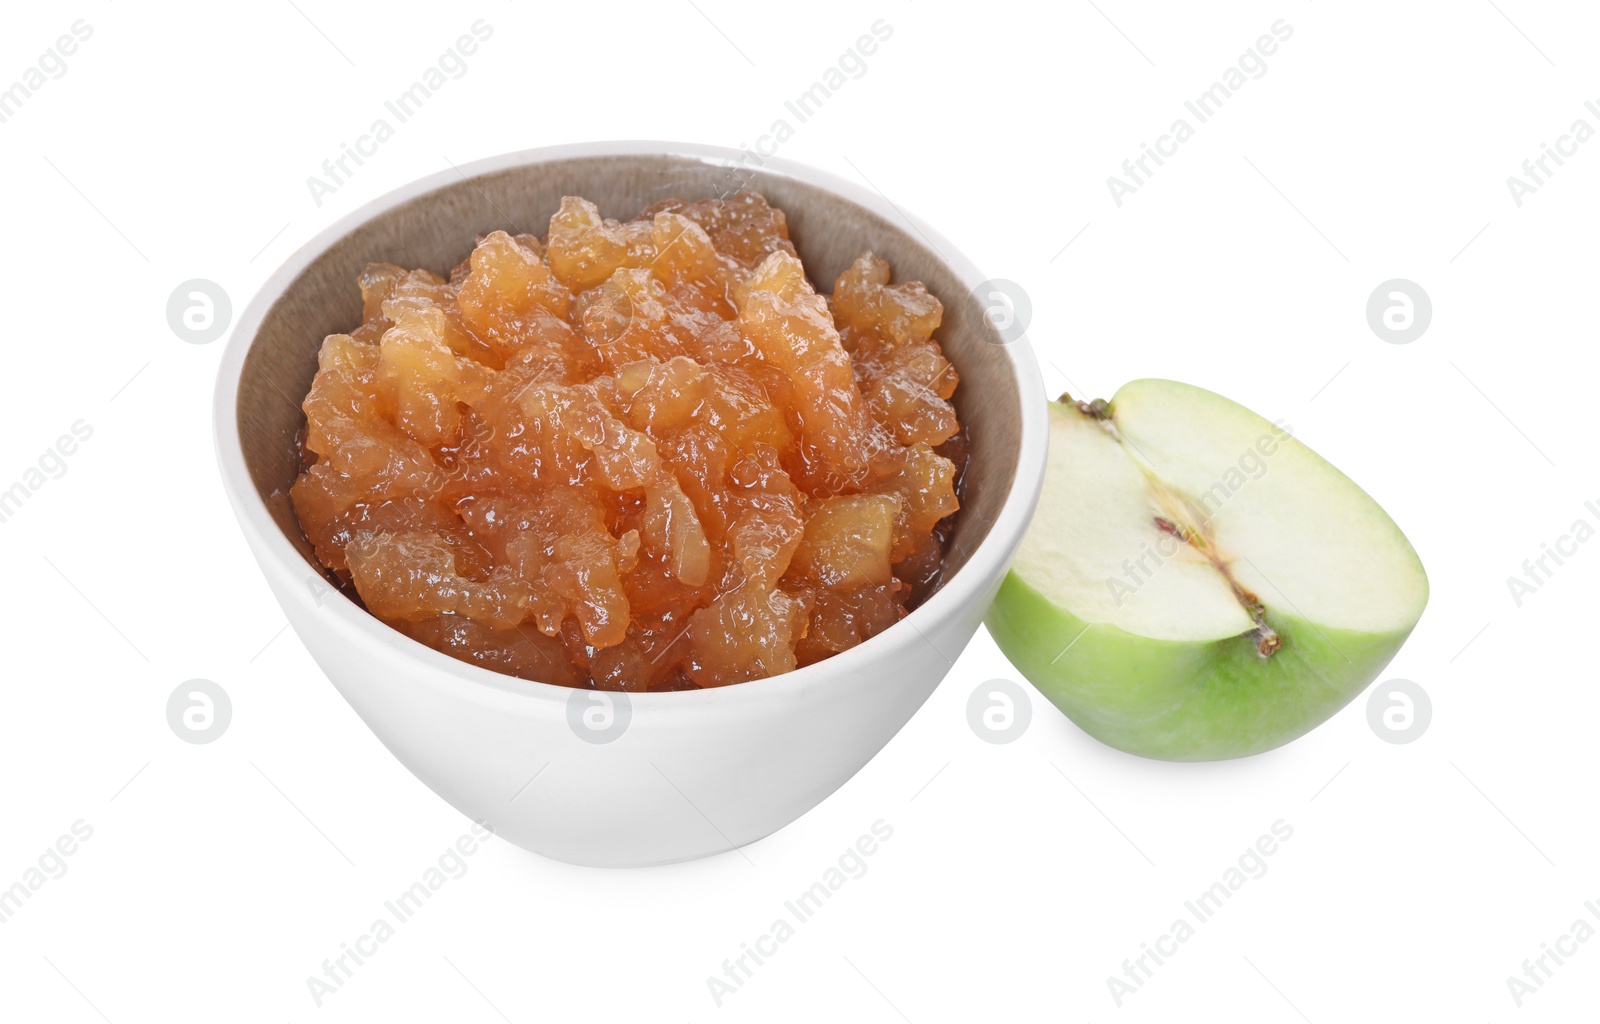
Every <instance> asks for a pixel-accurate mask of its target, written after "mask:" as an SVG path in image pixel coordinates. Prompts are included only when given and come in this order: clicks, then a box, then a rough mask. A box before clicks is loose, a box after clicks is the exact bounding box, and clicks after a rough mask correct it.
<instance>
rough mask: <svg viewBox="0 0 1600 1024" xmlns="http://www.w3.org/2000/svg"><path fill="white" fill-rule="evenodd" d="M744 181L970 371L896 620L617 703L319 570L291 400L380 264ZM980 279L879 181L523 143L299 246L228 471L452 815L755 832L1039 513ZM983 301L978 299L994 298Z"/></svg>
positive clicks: (348, 677)
mask: <svg viewBox="0 0 1600 1024" xmlns="http://www.w3.org/2000/svg"><path fill="white" fill-rule="evenodd" d="M739 188H751V189H754V190H755V191H758V192H760V193H762V194H763V195H765V196H766V197H767V199H768V200H769V201H770V202H771V203H772V204H773V205H774V206H777V207H779V208H781V209H782V210H783V211H784V212H785V213H786V214H787V215H788V221H789V227H790V232H791V235H792V237H793V240H794V244H795V246H796V247H797V249H798V250H799V252H800V254H801V256H802V258H803V259H804V261H805V265H806V267H807V268H808V270H809V271H811V272H812V273H813V274H814V275H816V276H815V278H814V283H816V284H817V285H818V286H819V287H821V288H824V289H831V286H832V282H833V280H834V278H835V277H836V276H837V275H838V274H839V273H840V272H842V271H843V270H844V269H845V267H846V266H848V265H849V263H850V261H851V260H852V259H853V258H854V257H855V256H856V255H857V254H858V253H860V252H861V250H863V249H867V248H870V249H872V250H874V251H875V252H877V253H879V254H880V255H882V256H884V257H886V258H887V259H889V260H890V262H891V263H892V264H893V266H894V273H895V278H896V280H920V281H922V282H924V283H925V284H926V285H927V287H928V288H929V290H930V291H932V292H933V293H934V294H935V295H937V296H938V297H939V298H940V299H941V300H942V301H943V303H944V306H945V316H944V325H943V327H942V328H941V329H940V333H939V335H938V337H939V340H940V342H941V343H942V345H943V346H944V350H945V353H946V355H947V356H948V357H949V359H950V360H951V361H952V362H953V363H954V364H955V366H956V368H957V370H958V371H959V372H960V374H961V384H960V387H959V388H958V390H957V391H956V395H955V400H954V401H955V406H956V408H957V410H958V413H959V415H960V418H961V422H962V423H963V424H965V425H966V427H967V429H968V431H969V433H970V438H971V460H970V463H969V466H968V469H967V472H966V475H965V479H964V481H963V483H962V493H961V498H962V509H961V511H960V512H959V513H957V516H958V518H957V523H956V527H955V532H954V534H953V536H952V539H951V549H950V553H949V557H948V560H947V562H946V571H945V574H944V578H943V581H942V583H941V584H940V585H939V587H938V589H937V590H935V591H934V592H933V593H932V594H931V595H930V596H929V597H927V599H926V600H925V601H924V602H923V603H922V604H921V605H919V606H918V607H917V608H916V609H914V610H913V611H912V612H911V613H910V614H909V615H908V616H907V617H906V618H905V619H904V620H902V621H901V622H899V623H897V624H896V625H894V626H893V627H891V628H889V629H888V630H886V631H884V632H883V633H881V634H879V635H878V636H875V637H873V638H872V639H870V640H868V641H866V642H865V643H863V644H861V645H859V646H857V647H855V648H854V649H852V650H849V651H845V652H843V653H841V654H839V655H837V656H835V657H833V658H831V659H828V660H826V661H823V662H820V663H818V664H815V665H810V666H808V667H805V668H801V669H799V670H797V671H794V672H790V673H788V674H785V675H781V676H776V677H774V678H770V679H763V680H758V681H753V682H748V683H742V684H738V685H734V686H726V687H721V688H718V689H708V690H692V691H680V692H669V693H642V694H630V695H623V694H606V693H600V692H597V691H592V690H574V689H568V688H565V687H560V686H554V685H550V684H546V683H538V682H529V681H526V680H522V679H517V678H513V677H511V676H506V675H501V674H498V673H495V672H492V671H489V670H487V669H484V668H480V667H477V666H475V665H470V664H466V663H464V662H461V661H457V660H455V659H453V658H450V657H448V656H446V655H444V654H441V653H439V652H438V651H435V650H433V649H431V648H429V647H426V646H424V645H422V644H420V643H418V642H416V641H414V640H411V639H410V638H408V637H406V636H405V635H403V634H401V633H399V632H398V631H396V630H394V629H391V628H390V627H388V626H386V625H384V624H383V623H382V622H381V621H379V620H378V619H376V618H374V617H373V616H372V615H370V614H369V613H368V612H366V611H365V610H364V609H363V608H361V607H360V606H359V605H358V604H357V603H355V602H353V601H352V600H350V599H349V598H347V597H345V596H344V594H343V593H341V592H340V591H338V590H336V589H335V588H333V587H332V586H330V585H329V584H328V582H327V581H326V580H325V579H324V576H323V574H322V572H321V571H320V570H319V569H318V567H317V564H316V562H315V560H314V558H313V557H312V554H311V548H310V546H309V545H308V543H307V542H306V540H305V538H304V536H303V535H302V534H301V531H300V528H299V525H298V523H297V522H296V520H295V516H294V512H293V510H292V508H291V507H290V504H289V501H288V497H287V491H288V488H289V485H290V484H291V483H292V482H293V480H294V477H295V472H296V457H295V434H296V432H297V431H298V430H299V429H300V427H301V425H302V424H303V423H304V416H303V414H302V413H301V410H300V408H299V403H300V399H301V398H302V397H303V396H304V395H305V393H306V391H307V390H308V389H309V387H310V383H311V378H312V375H313V373H314V372H315V370H316V353H317V350H318V349H319V347H320V346H321V343H322V339H323V337H324V336H326V335H328V334H331V333H337V332H342V331H347V330H349V329H350V328H352V327H354V326H355V325H356V324H358V323H360V321H361V298H360V295H359V293H358V291H357V288H356V284H355V280H356V274H357V272H358V271H359V270H360V269H361V267H362V266H363V265H364V264H365V263H367V262H369V261H387V262H391V263H399V264H402V265H404V266H407V267H427V268H430V269H432V270H434V271H435V272H437V273H441V274H446V273H448V272H449V269H450V268H451V267H452V266H453V265H455V264H456V263H457V262H459V261H460V260H461V259H462V257H464V256H465V255H466V254H467V253H468V252H469V251H471V249H472V246H473V243H474V239H475V237H476V236H477V235H478V234H480V233H482V232H486V231H489V230H493V229H495V228H501V227H504V228H507V229H510V230H513V231H519V230H520V231H528V232H531V233H534V234H540V235H542V234H544V233H545V231H546V230H547V229H548V223H549V218H550V215H551V214H552V213H553V212H554V211H555V210H556V208H557V206H558V205H559V204H560V201H561V197H562V196H564V195H581V196H584V197H586V198H588V199H590V200H593V201H594V202H596V203H597V204H598V205H599V207H600V209H601V211H602V212H603V213H604V214H606V215H607V216H610V217H619V218H627V217H632V216H634V215H635V214H637V212H638V211H639V210H640V209H641V208H642V207H644V206H646V205H648V204H650V203H652V202H655V201H656V200H659V199H663V198H668V197H673V196H677V197H683V198H688V199H695V198H702V197H705V196H719V195H727V194H731V193H732V192H733V191H736V190H737V189H739ZM983 282H984V277H983V275H982V274H980V273H979V272H978V271H977V270H976V268H974V267H973V266H972V264H970V263H969V262H968V261H967V260H966V259H965V258H964V257H962V256H961V255H960V254H959V253H958V252H957V251H956V250H955V248H954V247H953V246H952V245H950V243H949V242H948V241H946V240H944V239H942V238H940V237H939V236H938V235H937V234H936V233H935V232H934V231H933V230H932V229H931V228H929V227H928V226H926V225H925V224H923V223H921V222H920V221H918V220H915V219H913V218H911V217H909V216H908V215H907V214H905V213H904V212H903V211H901V210H900V209H899V208H898V207H896V206H895V205H894V204H892V203H890V202H889V201H888V200H887V199H885V198H884V197H882V196H880V195H878V194H876V193H875V192H872V191H869V190H867V189H863V188H861V187H858V186H857V185H854V184H852V183H850V182H847V181H844V180H842V179H840V178H837V177H835V176H833V175H831V174H827V173H824V172H821V171H817V170H813V169H811V168H808V167H804V166H801V165H797V164H794V163H790V162H788V161H783V160H777V159H766V160H764V161H763V162H761V163H760V164H756V163H755V162H754V160H753V159H752V158H751V157H749V156H748V155H747V154H744V153H741V152H739V151H736V150H726V149H719V148H713V147H707V146H698V145H683V144H674V143H655V142H652V143H594V144H584V145H575V146H561V147H556V148H550V149H538V150H532V151H528V152H523V153H513V154H508V155H505V156H499V157H494V158H491V159H488V160H482V161H479V162H477V163H473V164H469V165H467V166H464V167H461V168H451V169H450V170H447V171H441V172H440V173H438V174H436V175H433V176H431V177H428V178H425V179H423V180H421V181H417V182H415V183H413V184H410V185H407V186H406V187H404V188H401V189H398V190H396V191H394V192H392V193H390V194H389V195H387V196H384V197H383V198H381V199H378V200H376V201H374V202H372V203H370V204H368V205H367V206H365V207H363V208H362V209H360V210H357V211H356V212H354V213H352V214H350V215H349V216H347V217H345V218H343V219H342V220H340V221H339V222H338V223H337V224H334V225H333V226H332V227H330V228H328V229H327V230H326V231H324V232H322V233H321V234H320V235H318V236H317V237H316V238H315V239H313V240H312V241H311V242H309V243H307V244H306V245H305V246H303V247H302V248H301V249H300V250H299V251H298V252H297V253H295V254H294V256H293V257H292V258H290V260H289V261H288V262H287V263H286V264H285V265H284V266H282V267H281V268H279V269H278V271H277V272H276V273H274V274H273V275H272V277H271V278H270V279H269V280H268V281H267V282H266V284H265V285H264V286H263V287H262V289H261V291H260V293H259V294H257V295H256V296H255V298H254V299H253V300H252V301H251V302H250V304H249V306H248V307H247V308H245V309H244V310H243V311H242V313H241V315H240V317H239V321H238V323H237V325H236V326H235V328H234V330H233V335H232V338H231V340H230V341H229V343H228V347H227V350H226V352H225V353H224V356H223V360H222V368H221V370H220V373H219V377H218V381H217V389H216V406H215V427H216V437H217V448H218V455H219V459H220V463H221V470H222V478H223V482H224V485H225V487H226V489H227V492H228V497H229V499H230V501H231V502H232V505H233V509H234V512H235V513H236V514H237V516H238V519H239V523H240V526H241V527H242V528H243V531H244V535H245V537H246V539H247V541H248V542H249V545H250V548H251V550H252V552H253V553H254V555H255V557H256V559H257V560H258V561H259V562H260V565H261V570H262V572H263V574H264V575H265V576H266V580H267V583H268V585H269V586H270V587H271V589H272V591H273V593H274V594H275V595H276V597H277V599H278V601H279V603H280V604H281V605H282V606H283V610H284V613H285V614H286V615H287V616H288V619H289V622H290V624H291V625H292V626H293V627H294V630H295V632H296V633H297V634H298V635H299V636H300V639H301V641H302V642H304V644H305V646H306V648H307V649H308V650H309V651H310V653H311V655H312V657H313V658H314V659H315V660H316V662H317V664H318V666H320V667H321V669H322V671H323V672H325V673H326V674H327V676H328V678H329V679H330V680H331V681H332V682H333V684H334V686H336V687H337V688H338V690H339V692H340V693H341V694H342V695H343V696H344V698H345V699H346V700H347V701H348V702H349V703H350V706H351V707H353V708H354V709H355V711H356V713H357V714H359V715H360V716H361V718H362V719H363V720H364V721H365V722H366V723H367V725H368V726H369V727H370V728H371V729H372V731H373V732H374V733H376V734H377V736H378V738H379V739H381V740H382V741H383V743H384V745H385V746H387V747H388V748H389V750H390V751H391V752H392V753H393V754H394V755H395V757H397V758H398V759H399V760H400V762H401V763H402V764H404V765H405V766H406V768H408V769H409V770H410V771H411V772H412V773H413V774H414V775H416V776H417V778H419V779H421V780H422V781H423V782H424V783H426V784H427V785H428V786H429V787H430V788H431V789H432V790H433V791H434V792H436V793H438V794H439V795H440V796H441V797H443V798H444V799H445V800H447V801H449V802H450V803H451V804H453V805H454V806H455V807H456V808H458V809H459V810H460V811H461V812H462V813H463V814H465V815H467V816H468V817H469V818H472V819H474V820H479V821H483V822H485V823H487V824H488V825H489V826H491V827H492V828H493V829H494V830H495V832H496V834H497V835H499V836H501V837H503V838H506V839H509V840H511V841H512V842H515V843H517V844H519V845H521V846H523V847H526V848H527V849H529V850H533V851H536V852H538V853H541V854H544V855H546V856H549V857H554V858H557V859H559V860H563V861H569V862H574V863H579V864H590V865H609V866H628V865H648V864H661V863H667V862H672V861H680V860H686V859H689V858H694V857H703V856H707V855H710V854H714V853H718V852H721V851H727V850H730V849H733V848H735V847H738V846H741V845H743V844H746V843H751V842H754V841H755V840H757V839H760V838H762V837H763V836H766V835H768V834H770V833H771V832H774V831H775V830H777V829H780V828H782V827H783V826H785V825H787V824H789V823H790V822H792V821H794V820H795V819H796V818H798V817H800V816H801V815H802V814H804V813H805V812H806V811H807V810H809V809H811V808H812V807H814V806H816V804H817V803H819V802H820V801H821V800H822V799H823V798H824V797H826V796H827V795H828V794H830V793H832V792H833V791H834V790H835V789H837V788H838V787H839V786H841V785H842V784H844V782H845V781H846V780H847V779H849V778H850V777H851V776H852V775H853V774H855V772H856V771H857V770H859V769H860V768H861V767H862V765H864V764H866V763H867V761H868V760H869V759H871V758H872V756H873V755H874V754H876V753H877V752H878V751H879V750H880V749H882V748H883V746H884V744H886V743H887V742H888V741H889V740H890V738H891V737H893V736H894V735H895V733H896V732H898V731H899V730H900V728H901V726H903V725H905V723H906V721H907V720H908V719H910V717H911V715H912V714H913V713H914V712H915V711H916V710H917V708H919V707H920V706H921V705H922V703H923V702H924V701H925V700H926V699H927V698H928V695H929V694H930V693H932V692H933V689H934V687H935V686H937V685H938V683H939V681H940V680H941V679H942V678H943V677H944V675H945V673H946V672H948V671H949V669H950V667H951V665H952V663H953V662H954V661H955V659H956V657H957V655H959V654H960V653H961V650H962V648H963V647H964V646H965V645H966V643H967V642H968V640H970V639H971V637H972V635H973V633H974V631H975V630H976V629H977V628H978V624H979V622H980V621H981V620H982V618H983V613H984V610H985V609H986V608H987V607H988V605H989V602H990V600H991V598H992V597H993V596H994V593H995V590H996V588H997V587H998V585H999V583H1000V579H1001V577H1002V575H1003V574H1004V573H1005V570H1006V567H1007V565H1008V564H1009V562H1010V560H1011V558H1012V555H1013V554H1014V553H1015V551H1016V548H1017V545H1018V543H1019V541H1020V540H1021V538H1022V535H1023V531H1024V529H1025V527H1026V526H1027V523H1028V520H1029V518H1030V517H1031V515H1032V513H1033V508H1034V504H1035V502H1036V501H1037V498H1038V494H1039V487H1040V482H1041V479H1042V477H1043V473H1044V461H1045V445H1046V424H1045V400H1044V399H1045V395H1044V388H1043V383H1042V381H1041V379H1040V376H1039V369H1038V366H1037V364H1036V363H1035V361H1034V358H1033V356H1032V354H1031V353H1030V352H1029V350H1028V348H1027V345H1026V342H1025V341H1013V342H1010V343H1007V342H1006V341H1005V340H1004V339H1003V338H1002V337H1001V335H1000V333H999V331H998V330H997V328H996V326H995V321H993V320H991V319H990V317H989V315H988V311H987V310H986V308H985V304H986V303H987V302H988V301H990V300H989V298H988V290H987V289H980V288H979V286H980V285H981V284H983ZM980 293H982V294H980Z"/></svg>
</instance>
